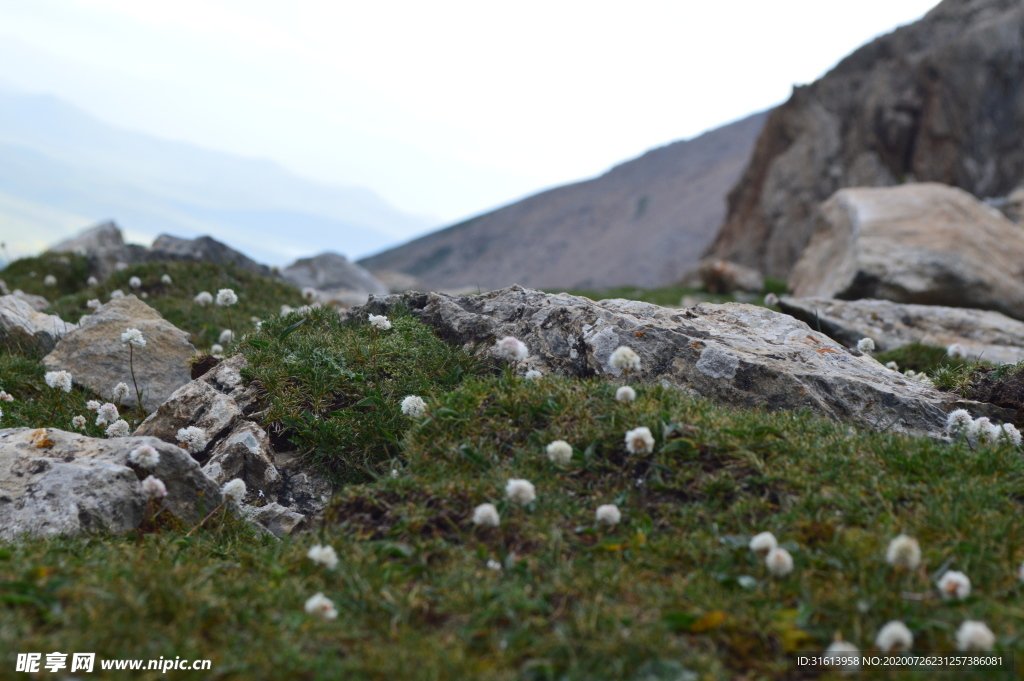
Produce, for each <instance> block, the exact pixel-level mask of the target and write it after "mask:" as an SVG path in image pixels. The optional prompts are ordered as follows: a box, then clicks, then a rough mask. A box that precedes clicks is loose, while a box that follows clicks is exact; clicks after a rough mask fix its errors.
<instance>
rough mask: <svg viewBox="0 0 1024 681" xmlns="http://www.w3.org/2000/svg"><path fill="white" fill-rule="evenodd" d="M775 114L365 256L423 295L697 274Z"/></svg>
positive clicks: (659, 280)
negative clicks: (415, 284) (410, 281)
mask: <svg viewBox="0 0 1024 681" xmlns="http://www.w3.org/2000/svg"><path fill="white" fill-rule="evenodd" d="M766 115H767V114H766V113H758V114H754V115H752V116H749V117H748V118H745V119H743V120H740V121H737V122H735V123H731V124H729V125H726V126H723V127H721V128H718V129H716V130H712V131H710V132H707V133H704V134H703V135H700V136H699V137H696V138H694V139H692V140H688V141H682V142H674V143H672V144H669V145H667V146H664V147H660V148H658V149H653V150H651V151H648V152H647V153H645V154H644V155H642V156H640V157H639V158H636V159H634V160H632V161H628V162H626V163H623V164H621V165H619V166H616V167H615V168H612V169H611V170H609V171H608V172H607V173H605V174H604V175H601V176H600V177H597V178H595V179H592V180H587V181H584V182H578V183H575V184H570V185H565V186H562V187H557V188H555V189H551V190H548V191H545V192H542V193H540V194H536V195H534V196H531V197H529V198H526V199H523V200H521V201H518V202H516V203H513V204H511V205H508V206H505V207H503V208H499V209H497V210H495V211H492V212H490V213H486V214H484V215H480V216H477V217H475V218H472V219H470V220H467V221H465V222H462V223H460V224H457V225H454V226H451V227H448V228H446V229H443V230H440V231H438V232H435V233H433V234H429V235H427V236H424V237H420V238H418V239H416V240H414V241H411V242H409V243H407V244H404V245H402V246H398V247H396V248H392V249H390V250H388V251H385V252H383V253H380V254H378V255H374V256H372V257H369V258H365V259H363V260H361V261H360V264H361V265H363V266H364V267H366V268H367V269H370V270H371V271H372V270H396V271H399V272H405V273H407V274H411V275H413V276H415V277H417V278H418V279H419V280H420V284H421V286H422V287H423V288H428V289H445V288H458V287H466V286H479V287H481V288H483V289H493V288H499V287H502V286H507V285H509V284H513V283H518V284H522V285H524V286H531V287H535V288H576V287H586V288H604V287H610V286H618V285H637V286H662V285H667V284H672V283H674V282H676V281H677V280H678V279H679V277H680V276H681V275H682V274H683V273H684V272H685V271H686V270H687V269H689V268H690V267H692V266H693V265H694V264H696V262H697V261H698V259H699V258H700V256H701V254H702V253H703V252H704V250H705V249H706V248H707V247H708V245H709V244H710V243H711V241H712V240H713V239H714V238H715V232H716V230H717V229H718V227H719V225H721V223H722V221H723V219H724V217H725V198H726V194H727V193H728V191H729V190H730V189H731V188H732V186H733V184H734V183H735V182H736V180H737V179H739V177H740V174H741V173H742V172H743V168H744V167H745V166H746V164H747V161H748V160H749V157H750V153H751V150H752V148H753V144H754V140H755V139H756V138H757V135H758V133H759V132H760V131H761V128H762V126H763V125H764V121H765V118H766Z"/></svg>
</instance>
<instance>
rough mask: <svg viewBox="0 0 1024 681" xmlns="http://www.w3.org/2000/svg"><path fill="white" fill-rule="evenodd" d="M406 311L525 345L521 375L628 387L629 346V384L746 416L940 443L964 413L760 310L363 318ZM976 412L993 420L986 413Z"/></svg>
mask: <svg viewBox="0 0 1024 681" xmlns="http://www.w3.org/2000/svg"><path fill="white" fill-rule="evenodd" d="M398 304H404V305H407V306H408V307H409V309H410V310H412V311H413V314H415V315H416V316H417V317H418V318H419V319H420V320H421V321H423V322H425V323H426V324H428V325H430V326H432V327H434V328H436V329H437V330H438V332H439V333H440V335H441V336H442V337H444V338H446V339H449V340H451V341H454V342H457V343H462V344H468V345H476V344H480V343H488V342H490V343H493V342H494V340H495V339H497V338H501V337H503V336H506V335H512V336H515V337H517V338H519V339H520V340H522V341H523V342H525V343H526V344H527V346H528V347H529V349H530V353H531V354H530V357H529V358H528V359H527V360H525V361H524V362H523V363H522V364H523V366H522V367H521V369H527V368H536V369H539V370H541V371H542V372H557V373H561V374H566V375H574V376H593V375H602V376H609V377H613V378H618V379H619V380H622V375H621V374H622V372H621V370H619V369H615V368H613V367H611V366H610V365H609V357H610V355H611V353H612V351H613V350H614V349H615V348H616V347H618V346H620V345H626V346H629V347H631V348H633V349H634V350H635V351H636V352H637V354H638V355H639V356H640V358H641V366H642V368H641V370H640V371H639V372H638V373H636V374H634V375H632V376H630V377H629V381H630V382H636V381H639V382H659V383H662V384H665V385H670V386H675V387H678V388H680V389H682V390H686V391H688V392H690V393H691V394H694V395H701V396H704V397H708V398H710V399H713V400H715V401H716V402H719V403H722V404H727V405H733V406H736V407H741V408H744V409H756V408H769V409H811V410H813V411H816V412H818V413H819V414H823V415H825V416H827V417H830V418H833V419H837V420H841V421H846V422H851V423H858V424H860V425H863V426H867V427H870V428H875V429H880V430H884V429H891V430H895V431H900V432H908V433H916V434H933V435H934V434H936V433H938V432H939V431H940V430H942V428H943V427H944V425H945V422H944V417H945V413H946V412H947V411H948V410H950V409H951V408H953V406H954V404H956V403H957V400H956V399H955V397H954V396H952V395H950V394H947V393H941V392H939V391H937V390H935V389H934V388H931V387H927V386H924V385H922V384H921V383H918V382H916V381H912V380H909V379H907V378H906V377H904V376H903V375H902V374H899V373H897V372H894V371H890V370H888V369H886V368H885V367H883V366H882V365H881V364H879V363H878V362H877V361H875V360H874V359H873V358H871V357H868V356H863V355H860V354H859V353H851V352H850V351H848V350H847V349H846V348H845V347H843V346H842V345H840V344H838V343H836V342H835V341H833V340H832V339H830V338H829V337H828V336H826V335H825V334H822V333H818V332H816V331H812V330H811V329H810V328H809V327H808V326H807V325H806V324H804V323H803V322H801V321H798V320H796V319H794V318H793V317H790V316H789V315H785V314H780V313H777V312H773V311H771V310H768V309H766V308H763V307H757V306H754V305H744V304H741V303H726V304H722V305H715V304H710V303H701V304H699V305H696V306H695V307H693V308H690V309H688V310H679V309H669V308H663V307H659V306H657V305H651V304H648V303H641V302H637V301H631V300H621V299H616V300H602V301H598V302H594V301H591V300H590V299H588V298H583V297H579V296H571V295H568V294H557V295H553V294H547V293H543V292H541V291H533V290H529V289H523V288H520V287H518V286H513V287H511V288H506V289H501V290H498V291H492V292H490V293H487V294H484V295H480V296H464V297H453V296H447V295H444V294H439V293H406V294H399V295H392V296H387V297H383V298H376V297H374V298H372V299H371V300H370V302H369V303H368V304H367V305H366V307H365V308H361V309H360V310H357V311H355V312H354V313H353V314H366V313H367V312H375V313H381V312H386V311H388V310H390V309H392V308H393V307H394V306H395V305H398ZM966 406H967V407H968V408H969V409H974V410H975V411H977V412H978V413H985V414H986V415H988V414H989V413H991V410H990V409H989V406H988V405H979V404H976V403H971V404H969V405H966ZM1011 418H1012V414H1011Z"/></svg>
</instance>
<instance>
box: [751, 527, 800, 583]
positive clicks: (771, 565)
mask: <svg viewBox="0 0 1024 681" xmlns="http://www.w3.org/2000/svg"><path fill="white" fill-rule="evenodd" d="M749 546H750V550H751V551H753V552H754V553H756V554H758V555H759V556H764V564H765V566H766V567H767V568H768V572H770V573H771V574H772V575H773V576H775V577H785V576H786V575H788V574H789V573H790V572H792V571H793V556H791V555H790V554H789V551H787V550H786V549H784V548H782V547H780V546H779V542H778V541H777V540H776V539H775V535H774V534H772V533H771V532H761V533H759V534H756V535H754V537H753V538H752V539H751V540H750V545H749Z"/></svg>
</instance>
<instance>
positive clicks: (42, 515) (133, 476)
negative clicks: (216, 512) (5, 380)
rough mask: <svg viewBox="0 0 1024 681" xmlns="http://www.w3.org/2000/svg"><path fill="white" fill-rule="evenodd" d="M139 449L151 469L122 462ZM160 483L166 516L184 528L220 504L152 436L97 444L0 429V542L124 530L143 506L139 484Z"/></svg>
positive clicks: (203, 481) (180, 454) (183, 455)
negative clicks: (150, 454)
mask: <svg viewBox="0 0 1024 681" xmlns="http://www.w3.org/2000/svg"><path fill="white" fill-rule="evenodd" d="M142 445H150V446H152V447H154V448H155V449H156V450H157V452H158V453H159V455H160V461H159V463H158V464H157V465H156V466H154V467H153V468H146V469H143V468H141V467H139V466H138V465H136V464H134V463H131V462H130V461H129V454H130V453H131V452H132V451H133V450H135V449H137V448H138V447H140V446H142ZM149 475H153V476H154V477H157V478H159V479H160V480H161V481H163V483H164V485H165V486H166V488H167V496H166V497H165V498H164V499H163V502H162V503H164V504H166V506H167V508H168V510H170V511H171V512H172V513H174V514H175V515H177V516H178V517H180V518H182V519H184V520H186V521H187V522H196V521H198V520H199V519H201V513H203V512H208V511H210V510H212V509H213V508H214V507H215V506H216V505H217V504H219V503H220V501H221V493H220V489H219V488H218V487H217V485H215V484H214V483H213V482H212V481H211V480H210V479H209V478H207V477H206V476H205V475H203V473H202V471H200V470H199V465H198V464H197V463H196V462H195V461H193V460H192V458H191V457H190V456H189V455H188V453H187V452H186V451H185V450H183V449H181V448H180V447H176V446H173V445H168V444H166V443H164V442H161V441H160V440H158V439H156V438H151V437H126V438H111V439H96V438H90V437H86V436H84V435H79V434H77V433H68V432H65V431H62V430H57V429H54V428H40V429H33V428H9V429H5V430H0V540H7V541H9V540H13V539H16V538H18V537H19V536H22V535H31V536H39V535H58V534H78V533H80V532H88V531H108V532H126V531H128V530H131V529H134V528H136V527H138V526H139V524H140V523H141V522H142V520H143V516H144V512H145V508H146V503H147V502H146V496H145V494H144V493H143V492H142V486H141V481H142V480H143V479H145V478H146V477H147V476H149Z"/></svg>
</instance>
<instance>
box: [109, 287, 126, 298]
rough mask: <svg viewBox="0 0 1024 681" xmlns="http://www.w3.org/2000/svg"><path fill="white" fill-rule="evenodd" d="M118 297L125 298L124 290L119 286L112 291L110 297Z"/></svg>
mask: <svg viewBox="0 0 1024 681" xmlns="http://www.w3.org/2000/svg"><path fill="white" fill-rule="evenodd" d="M118 298H124V291H122V290H121V289H119V288H116V289H114V290H113V291H111V292H110V299H111V300H117V299H118Z"/></svg>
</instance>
